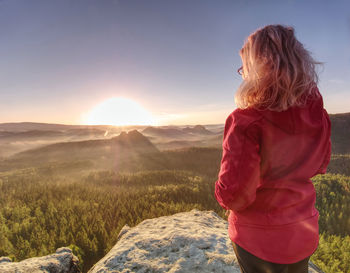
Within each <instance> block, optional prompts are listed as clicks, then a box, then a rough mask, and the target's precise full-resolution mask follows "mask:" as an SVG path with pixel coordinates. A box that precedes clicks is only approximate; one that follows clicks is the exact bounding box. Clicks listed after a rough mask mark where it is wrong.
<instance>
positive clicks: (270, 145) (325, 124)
mask: <svg viewBox="0 0 350 273" xmlns="http://www.w3.org/2000/svg"><path fill="white" fill-rule="evenodd" d="M317 94H318V95H319V96H318V98H316V99H313V100H311V99H309V100H308V101H307V105H306V107H290V108H289V109H287V110H286V111H282V112H276V111H270V110H264V111H259V110H255V109H252V108H250V109H249V108H248V109H236V110H235V111H233V112H232V113H231V114H230V115H229V116H228V118H227V119H226V124H225V130H224V138H223V145H222V147H223V155H222V160H221V168H220V172H219V176H218V180H217V181H216V183H215V197H216V199H217V201H218V202H219V204H220V205H221V206H222V207H223V208H224V209H226V210H230V215H229V218H228V222H229V228H228V232H229V237H230V239H231V240H232V241H234V242H235V243H237V244H238V245H239V246H241V247H242V248H244V249H245V250H247V251H249V252H250V253H252V254H253V255H255V256H257V257H259V258H261V259H263V260H266V261H270V262H274V263H280V264H290V263H295V262H298V261H300V260H303V259H305V258H306V257H308V256H310V255H312V253H313V252H314V251H315V250H316V248H317V246H318V240H319V237H318V217H319V214H318V211H317V209H316V208H315V201H316V193H315V188H314V186H313V184H312V182H311V180H310V178H311V177H313V176H315V175H316V174H321V173H325V172H326V168H327V165H328V163H329V160H330V155H331V142H330V134H331V133H330V132H331V131H330V130H331V124H330V120H329V117H328V114H327V111H326V110H325V109H324V108H323V100H322V96H321V95H320V93H319V92H318V90H317Z"/></svg>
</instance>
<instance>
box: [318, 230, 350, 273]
mask: <svg viewBox="0 0 350 273" xmlns="http://www.w3.org/2000/svg"><path fill="white" fill-rule="evenodd" d="M311 261H312V262H314V263H315V264H317V265H318V267H320V268H321V269H322V270H323V271H324V272H326V273H348V272H349V269H350V236H349V235H348V236H345V237H341V236H337V235H327V234H321V236H320V243H319V246H318V248H317V250H316V252H315V253H314V254H313V255H312V257H311Z"/></svg>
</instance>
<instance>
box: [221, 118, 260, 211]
mask: <svg viewBox="0 0 350 273" xmlns="http://www.w3.org/2000/svg"><path fill="white" fill-rule="evenodd" d="M234 113H235V112H233V113H232V114H231V115H230V116H229V117H228V118H227V119H226V123H225V129H224V138H223V144H222V148H223V151H222V159H221V166H220V172H219V175H218V180H217V181H216V182H215V198H216V200H217V201H218V203H219V204H220V206H221V207H223V208H224V209H226V210H233V211H240V210H243V209H245V208H246V207H248V206H249V205H250V204H251V203H253V202H254V200H255V198H256V189H257V187H258V185H259V182H260V154H259V152H260V145H259V142H260V137H259V128H258V126H254V124H248V125H244V124H242V125H240V124H239V119H238V118H237V117H235V115H234Z"/></svg>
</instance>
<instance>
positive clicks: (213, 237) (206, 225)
mask: <svg viewBox="0 0 350 273" xmlns="http://www.w3.org/2000/svg"><path fill="white" fill-rule="evenodd" d="M227 225H228V223H227V221H225V220H223V219H222V218H220V217H219V216H218V215H217V214H216V213H214V212H213V211H199V210H192V211H190V212H182V213H177V214H174V215H171V216H163V217H159V218H154V219H147V220H144V221H143V222H141V223H140V224H138V225H137V226H135V227H132V228H130V227H128V226H127V225H126V226H124V227H123V229H122V230H121V231H120V233H119V235H118V241H117V243H116V245H115V246H114V247H113V248H112V249H111V250H110V251H109V252H108V253H107V255H106V256H105V257H104V258H103V259H101V260H100V261H99V262H98V263H97V264H95V265H94V266H93V267H92V268H91V269H90V270H89V273H103V272H114V273H116V272H121V273H126V272H137V273H141V272H142V273H146V272H149V273H151V272H157V273H158V272H172V273H175V272H176V273H180V272H181V273H189V272H191V273H194V272H201V273H204V272H208V273H209V272H210V273H211V272H217V273H226V272H227V273H239V272H240V270H239V266H238V264H237V259H236V257H235V254H234V251H233V248H232V245H231V241H230V239H229V237H228V234H227V227H228V226H227ZM65 249H66V248H65ZM59 250H60V249H58V250H57V251H59ZM59 253H61V254H62V253H63V252H62V251H60V252H59ZM59 253H58V254H59ZM66 253H67V254H68V252H66ZM55 255H56V256H57V252H56V254H53V255H51V258H54V257H56V256H55ZM69 255H70V257H71V258H69V259H71V260H74V259H76V258H75V257H73V255H72V254H71V253H70V254H69ZM48 258H50V256H45V257H42V258H32V259H28V260H25V261H22V262H20V263H1V260H0V272H62V273H63V272H77V271H72V270H74V266H69V265H68V266H66V267H65V268H66V271H63V269H62V270H61V271H59V270H57V269H54V268H53V267H52V268H53V269H52V271H51V270H50V269H48V267H47V264H48V263H47V261H48ZM69 259H67V261H66V262H65V263H66V264H74V263H71V262H69ZM62 263H63V262H62ZM34 264H36V265H35V266H36V267H35V268H34ZM24 266H27V269H25V267H24ZM62 268H63V267H62ZM72 268H73V269H72ZM55 270H56V271H55ZM69 270H70V271H69ZM319 272H322V271H320V270H318V269H317V267H315V266H314V265H313V264H312V263H310V264H309V273H319Z"/></svg>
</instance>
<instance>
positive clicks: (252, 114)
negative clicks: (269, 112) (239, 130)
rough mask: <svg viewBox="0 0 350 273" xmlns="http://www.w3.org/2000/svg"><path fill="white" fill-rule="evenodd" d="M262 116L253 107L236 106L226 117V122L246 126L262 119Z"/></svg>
mask: <svg viewBox="0 0 350 273" xmlns="http://www.w3.org/2000/svg"><path fill="white" fill-rule="evenodd" d="M262 118H263V116H262V115H261V113H260V112H259V111H257V110H256V109H254V108H245V109H241V108H236V109H235V110H234V111H233V112H232V113H231V114H230V115H229V116H228V117H227V118H226V123H231V124H234V125H236V126H242V127H248V126H249V125H252V124H256V123H258V122H260V121H261V120H262Z"/></svg>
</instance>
